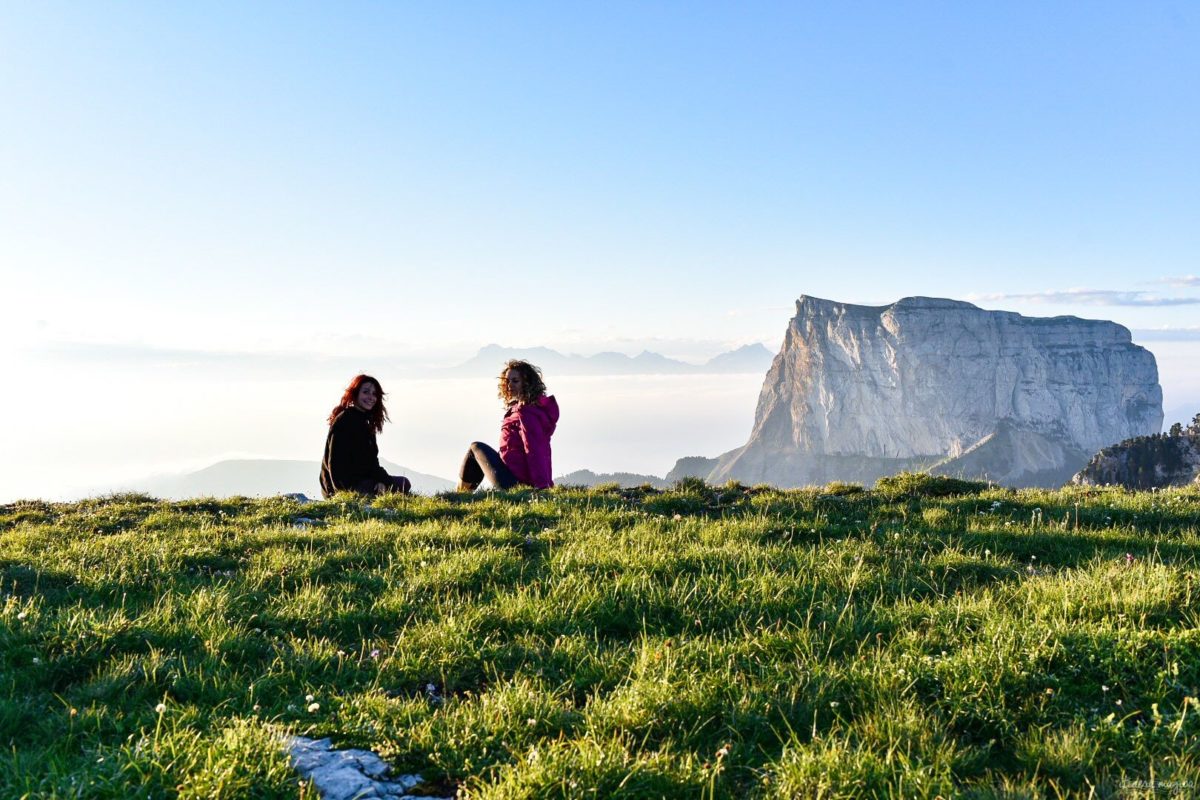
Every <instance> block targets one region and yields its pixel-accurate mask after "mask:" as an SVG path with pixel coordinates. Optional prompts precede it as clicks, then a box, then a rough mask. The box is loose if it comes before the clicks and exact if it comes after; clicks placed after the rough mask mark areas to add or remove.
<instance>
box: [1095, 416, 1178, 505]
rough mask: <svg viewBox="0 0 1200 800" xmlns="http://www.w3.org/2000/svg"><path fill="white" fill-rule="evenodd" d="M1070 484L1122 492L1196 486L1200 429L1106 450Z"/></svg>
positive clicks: (1155, 437)
mask: <svg viewBox="0 0 1200 800" xmlns="http://www.w3.org/2000/svg"><path fill="white" fill-rule="evenodd" d="M1071 483H1074V484H1076V485H1078V486H1123V487H1125V488H1126V489H1164V488H1166V487H1168V486H1187V485H1188V484H1197V485H1200V426H1196V427H1195V428H1193V429H1190V430H1189V431H1188V432H1187V433H1182V432H1181V433H1180V434H1178V435H1173V436H1167V435H1165V434H1157V435H1154V436H1141V437H1138V438H1136V439H1127V440H1125V441H1123V442H1121V443H1120V444H1117V445H1113V446H1112V447H1106V448H1104V449H1103V450H1101V451H1100V452H1099V453H1097V454H1096V455H1094V456H1092V458H1091V460H1090V461H1088V463H1087V466H1085V467H1084V468H1083V469H1081V470H1080V471H1079V473H1078V474H1077V475H1076V476H1075V477H1074V478H1072V479H1071Z"/></svg>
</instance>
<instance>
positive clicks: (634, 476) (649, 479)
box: [554, 469, 668, 489]
mask: <svg viewBox="0 0 1200 800" xmlns="http://www.w3.org/2000/svg"><path fill="white" fill-rule="evenodd" d="M554 483H555V485H557V486H589V487H590V486H599V485H600V484H603V483H615V484H617V485H619V486H621V488H623V489H628V488H630V487H633V486H646V485H649V486H653V487H654V488H655V489H665V488H667V486H668V484H667V482H666V481H664V480H663V479H662V478H660V477H658V476H657V475H640V474H638V473H636V472H599V473H597V472H592V471H591V470H590V469H578V470H575V471H574V472H568V473H567V474H566V475H559V476H558V477H557V478H555V479H554Z"/></svg>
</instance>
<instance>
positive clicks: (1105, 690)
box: [1100, 684, 1108, 692]
mask: <svg viewBox="0 0 1200 800" xmlns="http://www.w3.org/2000/svg"><path fill="white" fill-rule="evenodd" d="M1100 691H1102V692H1107V691H1108V687H1107V686H1104V685H1103V684H1101V686H1100Z"/></svg>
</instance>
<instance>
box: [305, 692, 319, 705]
mask: <svg viewBox="0 0 1200 800" xmlns="http://www.w3.org/2000/svg"><path fill="white" fill-rule="evenodd" d="M316 699H317V698H315V697H313V696H312V695H311V694H306V695H304V702H306V703H311V702H312V701H313V700H316Z"/></svg>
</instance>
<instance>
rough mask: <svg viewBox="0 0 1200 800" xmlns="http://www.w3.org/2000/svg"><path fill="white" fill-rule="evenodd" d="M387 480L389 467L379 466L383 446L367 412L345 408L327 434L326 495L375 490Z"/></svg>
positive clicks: (323, 481)
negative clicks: (379, 443) (381, 446)
mask: <svg viewBox="0 0 1200 800" xmlns="http://www.w3.org/2000/svg"><path fill="white" fill-rule="evenodd" d="M387 480H388V474H387V470H385V469H384V468H383V467H381V466H379V446H378V445H377V444H376V443H375V431H373V430H371V424H370V422H369V421H368V420H367V415H366V414H364V413H363V412H361V411H359V410H358V409H357V408H353V407H351V408H347V409H345V410H344V411H342V413H341V414H338V417H337V419H335V420H334V421H333V424H332V425H330V426H329V435H328V436H326V437H325V457H324V458H322V459H321V493H322V494H324V495H325V496H326V497H329V496H331V495H332V494H333V493H334V492H342V491H347V490H349V491H352V492H362V493H364V494H373V493H374V491H375V484H376V483H377V482H379V481H387Z"/></svg>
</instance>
